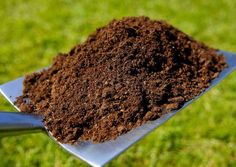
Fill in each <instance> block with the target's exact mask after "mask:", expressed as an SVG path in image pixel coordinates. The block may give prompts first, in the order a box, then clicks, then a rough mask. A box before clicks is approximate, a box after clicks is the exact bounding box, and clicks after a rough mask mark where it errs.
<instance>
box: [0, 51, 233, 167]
mask: <svg viewBox="0 0 236 167" xmlns="http://www.w3.org/2000/svg"><path fill="white" fill-rule="evenodd" d="M220 53H222V54H223V55H224V56H225V58H226V61H227V63H228V68H226V69H224V71H222V72H221V73H220V75H219V77H218V78H216V79H215V80H214V81H212V84H211V86H210V87H209V88H208V89H206V90H205V91H204V92H203V93H201V94H200V95H199V96H198V97H196V98H194V99H193V100H191V101H189V102H187V103H186V104H185V105H184V106H183V107H182V108H181V109H179V110H177V111H173V112H170V113H167V114H165V115H163V116H162V117H161V118H159V119H157V120H155V121H150V122H148V123H146V124H144V125H142V126H140V127H138V128H136V129H134V130H132V131H130V132H128V133H126V134H124V135H121V136H119V137H118V138H117V139H116V140H111V141H107V142H104V143H99V144H94V143H91V142H79V144H76V145H70V144H63V143H60V142H58V141H56V140H55V139H54V138H53V136H51V135H50V133H49V136H50V137H51V138H52V139H54V141H56V142H57V143H58V144H59V145H60V146H62V147H63V148H64V149H65V150H67V151H69V152H70V153H71V154H73V155H75V156H76V157H78V158H80V159H82V160H84V161H85V162H87V163H89V164H90V165H92V166H96V167H99V166H103V165H104V164H106V163H107V162H109V161H110V160H112V159H113V158H114V157H116V156H117V155H119V154H121V153H122V152H123V151H125V150H126V149H127V148H128V147H130V146H131V145H133V144H134V143H136V142H137V141H138V140H140V139H141V138H143V137H144V136H145V135H147V134H148V133H150V132H151V131H152V130H154V129H155V128H157V127H158V126H160V125H161V124H163V123H164V122H166V121H167V120H168V119H170V118H171V117H172V116H173V115H175V114H176V113H177V112H179V111H180V110H182V109H183V108H184V107H186V106H187V105H189V104H190V103H192V102H193V101H194V100H196V99H197V98H199V97H200V96H202V95H203V94H204V93H206V92H207V91H208V90H209V89H210V88H212V87H213V86H215V85H216V84H217V83H219V82H220V81H221V80H222V79H224V78H225V77H226V76H227V75H229V74H230V73H231V72H232V71H234V70H235V69H236V55H235V54H231V53H228V52H224V51H220ZM23 79H24V78H23V77H22V78H18V79H16V80H13V81H11V82H8V83H6V84H3V85H1V86H0V91H1V93H2V94H3V95H4V96H5V98H6V99H7V100H8V101H9V102H10V103H11V104H12V105H13V106H14V101H15V100H16V97H18V96H20V95H21V94H22V88H23V85H22V83H23ZM15 107H16V106H15ZM16 108H17V107H16ZM17 109H18V108H17ZM18 110H19V109H18Z"/></svg>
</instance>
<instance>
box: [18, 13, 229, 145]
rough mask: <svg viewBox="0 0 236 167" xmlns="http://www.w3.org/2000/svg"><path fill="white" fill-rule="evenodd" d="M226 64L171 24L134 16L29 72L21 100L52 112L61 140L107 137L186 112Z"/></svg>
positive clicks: (47, 119)
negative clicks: (172, 113)
mask: <svg viewBox="0 0 236 167" xmlns="http://www.w3.org/2000/svg"><path fill="white" fill-rule="evenodd" d="M226 66H227V65H226V63H225V60H224V58H223V56H221V55H218V54H217V52H216V50H215V49H212V48H209V47H207V46H206V45H204V44H203V43H200V42H197V41H195V40H194V39H192V38H191V37H189V36H188V35H186V34H184V33H183V32H181V31H179V30H178V29H176V28H174V27H173V26H171V25H169V24H168V23H166V22H165V21H157V20H150V19H149V18H148V17H128V18H123V19H122V20H113V21H111V22H110V23H109V24H108V25H106V26H105V27H102V28H99V29H97V30H96V32H95V33H93V34H91V35H90V36H89V37H88V39H87V40H86V41H85V42H84V43H82V44H79V45H77V46H75V47H74V48H73V49H72V50H71V51H70V52H69V53H67V54H59V55H57V56H56V57H55V59H54V61H53V64H52V66H51V67H50V68H49V69H46V70H43V71H42V72H37V73H33V74H30V75H27V76H26V77H25V80H24V90H23V95H22V96H20V97H18V99H17V101H16V104H17V106H18V107H19V108H20V109H21V111H22V112H27V113H34V114H38V115H42V116H44V123H45V125H46V127H47V128H48V130H49V131H50V132H51V133H52V134H53V136H55V137H56V138H57V139H58V140H59V141H60V142H63V143H75V142H76V141H77V140H78V139H79V140H80V141H83V140H90V141H93V142H104V141H106V140H110V139H115V138H116V137H118V136H119V135H121V134H124V133H126V132H128V131H130V130H131V129H133V128H135V127H137V126H140V125H141V124H143V123H145V122H147V121H150V120H155V119H157V118H159V117H160V116H161V115H163V114H164V113H167V112H170V111H172V110H176V109H179V108H180V107H181V106H183V104H184V103H185V102H187V101H189V100H191V99H193V98H194V97H195V96H197V95H199V94H200V93H201V92H202V91H204V90H205V89H206V88H207V87H209V85H210V83H211V81H212V80H213V79H214V78H216V77H217V76H218V74H219V73H220V72H221V71H222V70H223V69H224V68H225V67H226Z"/></svg>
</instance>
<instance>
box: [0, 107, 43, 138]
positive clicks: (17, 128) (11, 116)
mask: <svg viewBox="0 0 236 167" xmlns="http://www.w3.org/2000/svg"><path fill="white" fill-rule="evenodd" d="M42 130H44V126H43V123H42V118H41V117H39V116H35V115H32V114H25V113H20V112H2V111H0V137H4V136H9V135H18V134H22V133H34V132H37V131H42Z"/></svg>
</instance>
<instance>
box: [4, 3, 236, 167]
mask: <svg viewBox="0 0 236 167" xmlns="http://www.w3.org/2000/svg"><path fill="white" fill-rule="evenodd" d="M235 9H236V1H234V0H224V1H223V0H222V1H220V0H214V1H206V0H192V1H184V0H169V1H165V0H162V1H159V0H157V1H152V0H150V1H149V0H133V1H130V0H125V1H118V0H104V1H89V0H84V1H82V0H77V1H70V0H64V1H62V0H60V1H59V0H45V1H44V0H1V1H0V84H2V83H4V82H7V81H9V80H12V79H14V78H17V77H20V76H22V75H24V74H26V73H29V72H32V71H35V70H37V69H39V68H42V67H44V66H47V65H49V64H50V63H51V62H52V58H53V57H54V56H55V55H56V54H57V53H58V52H68V51H69V50H70V48H72V46H74V45H75V44H77V43H80V42H82V41H84V40H85V39H86V38H87V36H88V35H89V34H90V33H91V32H93V31H94V30H95V29H96V28H97V27H99V26H102V25H105V24H106V23H108V22H109V21H110V20H111V19H113V18H122V17H123V16H139V15H146V16H149V17H151V18H153V19H165V20H167V21H168V22H169V23H171V24H173V25H175V26H176V27H178V28H179V29H181V30H182V31H184V32H186V33H188V34H190V35H192V36H193V37H194V38H196V39H198V40H200V41H203V42H205V43H206V44H208V45H210V46H213V47H215V48H220V49H223V50H228V51H231V52H235V53H236V34H235V32H236V22H235V21H236V14H235ZM235 102H236V73H233V74H231V75H230V76H229V77H228V78H227V79H225V80H224V81H223V82H222V83H220V84H219V85H218V86H216V87H215V88H214V89H212V90H211V91H210V92H209V93H207V94H206V95H204V96H203V97H202V98H201V99H199V100H197V101H196V102H194V103H193V104H191V105H190V106H189V107H187V108H186V109H184V110H183V111H182V112H181V113H179V114H177V115H176V116H175V117H174V118H172V119H171V120H170V121H168V122H167V123H165V124H164V125H163V126H161V127H160V128H158V129H156V130H155V131H154V132H152V133H151V134H150V135H148V136H147V137H145V138H144V139H143V140H141V141H140V142H138V143H137V144H135V145H134V146H133V147H132V148H130V149H129V150H128V151H126V152H125V153H124V154H122V155H121V156H119V157H118V158H116V159H114V160H113V161H112V162H110V163H109V164H108V165H107V166H124V167H128V166H137V167H139V166H150V167H152V166H179V167H182V166H200V167H205V166H208V167H215V166H220V167H224V166H225V167H226V166H232V167H233V166H236V104H235ZM0 107H1V108H0V109H1V110H3V111H4V110H5V111H10V110H14V109H13V107H11V105H10V104H9V103H8V102H7V101H6V100H5V99H4V98H3V97H2V96H1V97H0ZM14 166H16V167H32V166H42V167H64V166H65V167H73V166H87V165H86V164H85V163H84V162H82V161H81V160H79V159H77V158H75V157H74V156H72V155H70V154H69V153H67V152H65V151H63V150H62V149H61V148H59V147H58V146H57V145H56V144H54V143H53V142H52V141H51V140H50V139H49V138H48V137H47V136H46V135H44V134H31V135H22V136H16V137H6V138H0V167H14Z"/></svg>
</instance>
